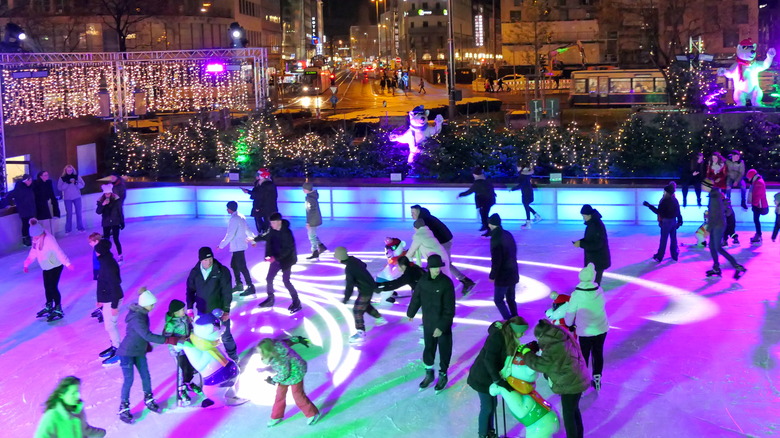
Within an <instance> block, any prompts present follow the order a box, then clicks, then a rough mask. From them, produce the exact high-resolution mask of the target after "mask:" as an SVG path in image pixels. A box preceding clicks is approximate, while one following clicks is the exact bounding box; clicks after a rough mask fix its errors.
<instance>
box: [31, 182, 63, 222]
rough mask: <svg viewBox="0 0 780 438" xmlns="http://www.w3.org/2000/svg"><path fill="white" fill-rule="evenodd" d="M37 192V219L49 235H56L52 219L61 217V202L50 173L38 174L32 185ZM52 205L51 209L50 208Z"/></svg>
mask: <svg viewBox="0 0 780 438" xmlns="http://www.w3.org/2000/svg"><path fill="white" fill-rule="evenodd" d="M32 188H33V192H35V218H36V219H38V223H39V224H41V226H43V227H44V228H45V229H46V230H47V231H48V232H49V233H51V234H52V235H53V234H54V227H53V226H52V223H51V219H52V217H57V218H58V217H60V202H59V201H58V200H57V196H55V195H54V184H53V183H52V182H51V179H49V172H47V171H45V170H43V171H40V172H38V177H37V178H35V181H33V184H32ZM49 204H51V209H50V207H49Z"/></svg>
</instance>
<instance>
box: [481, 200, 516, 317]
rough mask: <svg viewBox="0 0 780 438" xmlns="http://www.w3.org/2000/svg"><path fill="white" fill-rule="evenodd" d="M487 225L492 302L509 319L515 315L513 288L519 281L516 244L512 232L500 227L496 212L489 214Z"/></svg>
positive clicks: (499, 217)
mask: <svg viewBox="0 0 780 438" xmlns="http://www.w3.org/2000/svg"><path fill="white" fill-rule="evenodd" d="M488 226H489V227H490V276H489V278H490V281H492V282H493V302H494V303H496V307H497V308H498V311H499V312H500V313H501V316H502V317H503V318H504V319H509V318H511V317H513V316H517V303H516V302H515V288H516V287H517V283H518V282H520V276H519V274H518V270H517V244H516V243H515V238H514V237H513V236H512V233H510V232H509V231H507V230H505V229H503V228H502V227H501V216H499V215H498V213H493V214H492V215H491V216H490V219H488ZM504 300H506V303H504ZM507 306H508V308H507Z"/></svg>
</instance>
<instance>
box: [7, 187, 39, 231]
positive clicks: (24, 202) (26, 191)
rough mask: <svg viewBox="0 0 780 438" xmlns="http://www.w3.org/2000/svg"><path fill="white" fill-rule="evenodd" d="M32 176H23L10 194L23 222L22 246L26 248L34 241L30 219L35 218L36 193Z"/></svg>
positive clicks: (9, 196)
mask: <svg viewBox="0 0 780 438" xmlns="http://www.w3.org/2000/svg"><path fill="white" fill-rule="evenodd" d="M32 181H33V180H32V176H31V175H28V174H26V173H25V174H24V175H22V177H21V179H20V180H19V181H17V182H16V184H15V185H14V189H13V190H11V192H10V193H9V194H8V198H9V199H13V200H14V205H16V212H17V213H18V214H19V219H21V221H22V244H23V245H24V246H31V245H32V239H31V238H30V219H33V218H34V217H35V204H36V203H35V192H34V191H33V189H32V187H31V186H32Z"/></svg>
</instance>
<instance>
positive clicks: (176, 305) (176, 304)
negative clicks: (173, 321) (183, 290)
mask: <svg viewBox="0 0 780 438" xmlns="http://www.w3.org/2000/svg"><path fill="white" fill-rule="evenodd" d="M183 308H184V301H181V300H171V302H170V303H168V315H169V316H173V314H174V313H176V312H178V311H179V310H181V309H183Z"/></svg>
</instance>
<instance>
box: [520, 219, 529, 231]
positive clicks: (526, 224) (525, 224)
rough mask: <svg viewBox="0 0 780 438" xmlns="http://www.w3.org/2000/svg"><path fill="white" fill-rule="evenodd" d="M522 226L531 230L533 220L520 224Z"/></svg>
mask: <svg viewBox="0 0 780 438" xmlns="http://www.w3.org/2000/svg"><path fill="white" fill-rule="evenodd" d="M520 228H522V229H524V230H530V229H531V221H525V223H524V224H523V225H521V226H520Z"/></svg>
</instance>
